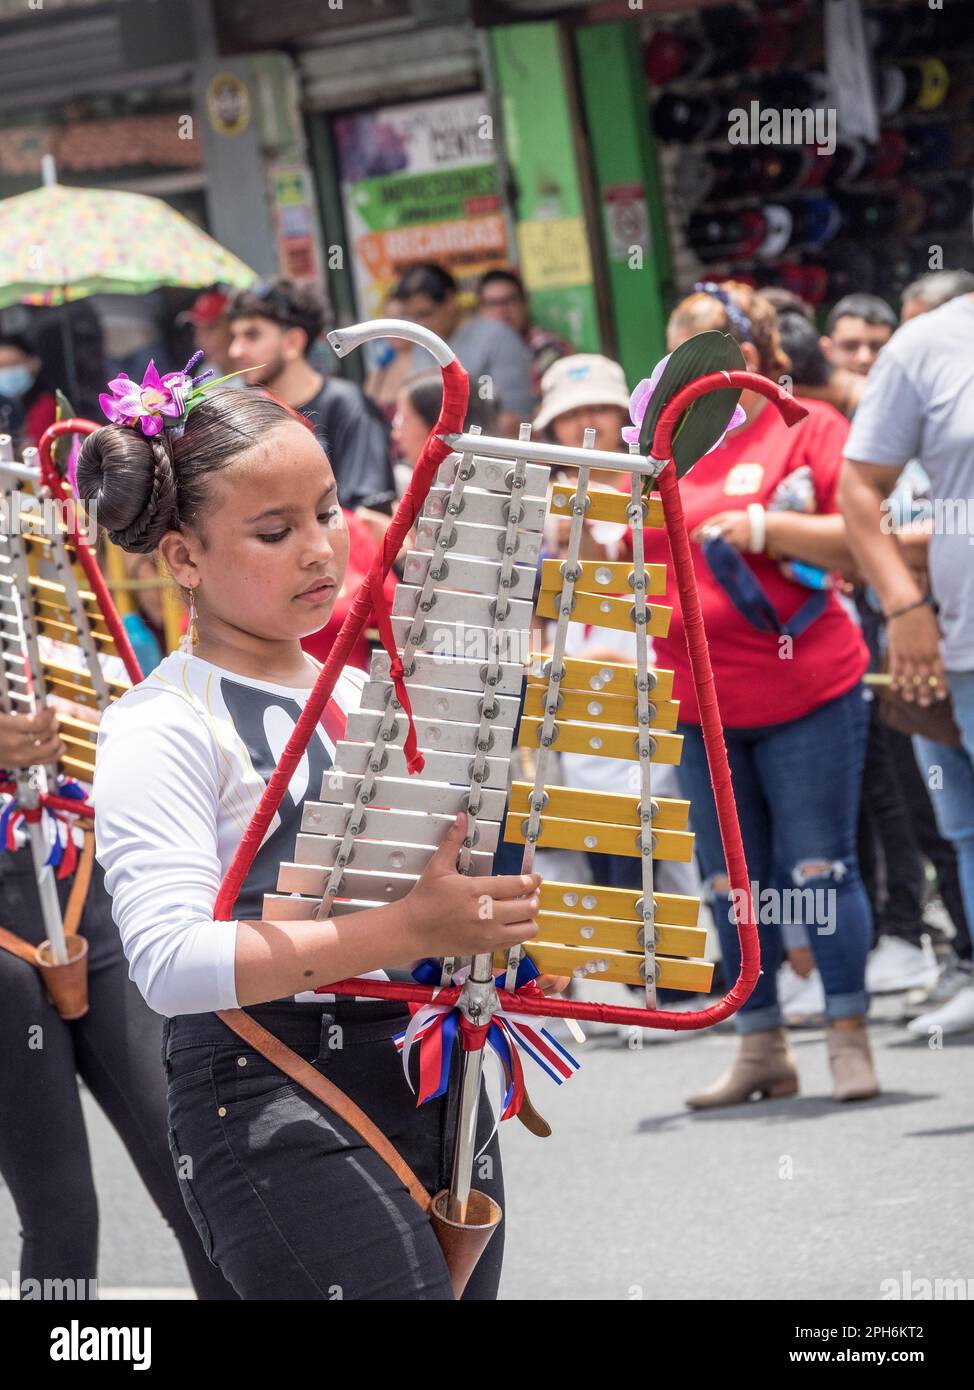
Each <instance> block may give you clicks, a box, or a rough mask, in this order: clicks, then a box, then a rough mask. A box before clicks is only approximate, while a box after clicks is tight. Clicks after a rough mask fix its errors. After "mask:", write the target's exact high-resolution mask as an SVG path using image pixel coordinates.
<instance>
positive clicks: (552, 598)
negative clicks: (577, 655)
mask: <svg viewBox="0 0 974 1390" xmlns="http://www.w3.org/2000/svg"><path fill="white" fill-rule="evenodd" d="M634 605H635V599H634V598H608V597H606V596H605V595H603V594H576V595H575V603H574V607H573V608H572V613H571V618H570V619H569V621H570V622H573V623H592V624H593V626H597V627H611V628H615V629H618V630H619V631H620V632H635V630H636V623H635V619H634V617H633V613H634ZM647 606H648V608H649V622H648V623H647V624H646V631H647V632H648V633H649V635H650V636H651V637H665V636H666V634H667V633H668V632H669V630H670V617H671V615H672V612H673V610H672V609H671V608H667V607H665V605H663V604H659V603H651V604H648V605H647ZM535 612H536V613H537V615H538V617H539V618H557V617H558V594H555V593H551V592H547V593H545V592H544V591H542V592H541V593H540V594H539V595H538V602H537V605H536V607H535Z"/></svg>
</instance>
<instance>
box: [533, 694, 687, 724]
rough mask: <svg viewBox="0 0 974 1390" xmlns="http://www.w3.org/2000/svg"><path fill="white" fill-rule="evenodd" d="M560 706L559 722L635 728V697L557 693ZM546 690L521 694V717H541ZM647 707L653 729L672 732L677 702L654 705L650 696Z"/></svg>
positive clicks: (678, 709)
mask: <svg viewBox="0 0 974 1390" xmlns="http://www.w3.org/2000/svg"><path fill="white" fill-rule="evenodd" d="M559 693H560V695H561V704H560V705H559V707H558V718H559V719H582V720H584V721H585V722H586V723H596V722H597V723H600V724H615V725H616V727H617V728H632V729H634V728H636V727H637V714H636V711H637V705H636V696H635V693H633V694H632V695H602V694H596V692H595V691H594V690H587V691H586V690H565V689H564V688H562V689H561V690H560V691H559ZM545 696H546V687H545V686H543V685H529V686H528V687H527V689H526V691H525V693H524V713H525V714H529V715H537V716H538V717H539V718H540V717H541V716H542V715H543V714H544V706H545ZM649 698H650V703H651V704H653V705H654V707H655V709H656V713H655V715H654V716H653V727H654V728H656V729H675V728H676V726H677V722H678V721H679V718H680V702H679V700H664V701H663V702H662V703H659V704H657V702H656V701H655V700H654V699H653V697H652V695H650V697H649Z"/></svg>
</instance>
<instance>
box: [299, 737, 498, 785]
mask: <svg viewBox="0 0 974 1390" xmlns="http://www.w3.org/2000/svg"><path fill="white" fill-rule="evenodd" d="M423 756H424V757H425V759H426V767H425V768H424V772H426V773H428V774H429V776H430V777H432V778H433V779H434V781H436V782H451V783H453V784H455V785H456V784H459V785H460V786H463V787H469V785H470V774H471V771H472V769H473V761H472V757H471V755H470V754H467V753H441V752H439V751H437V752H433V751H432V750H430V749H424V750H423ZM371 757H372V748H371V746H370V745H369V744H366V743H340V744H339V745H338V748H337V749H336V751H335V767H336V768H337V769H338V770H339V771H340V772H343V773H344V772H349V773H356V772H365V770H366V768H367V767H368V763H369V759H370V758H371ZM507 768H508V763H507V759H506V758H500V757H488V759H487V763H486V777H485V779H484V786H485V787H503V788H506V787H507ZM331 770H334V769H331ZM378 771H379V772H381V773H382V774H383V775H385V776H387V777H408V776H409V769H408V768H407V766H406V755H405V753H404V752H403V751H402V749H401V748H395V747H389V748H386V749H385V751H384V752H383V753H382V754H381V756H380V759H379V768H378ZM327 780H328V773H327V772H326V773H325V775H324V777H323V778H322V782H323V783H326V782H327ZM322 799H324V789H322Z"/></svg>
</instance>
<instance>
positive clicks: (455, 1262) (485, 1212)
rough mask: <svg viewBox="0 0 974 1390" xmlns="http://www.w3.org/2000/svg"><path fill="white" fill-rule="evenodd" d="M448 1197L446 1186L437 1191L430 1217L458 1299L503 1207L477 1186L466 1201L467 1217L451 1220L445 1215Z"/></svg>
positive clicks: (497, 1223)
mask: <svg viewBox="0 0 974 1390" xmlns="http://www.w3.org/2000/svg"><path fill="white" fill-rule="evenodd" d="M449 1197H450V1194H449V1192H448V1191H447V1189H446V1188H444V1189H443V1190H442V1192H438V1193H437V1194H436V1196H435V1197H434V1198H433V1200H432V1202H431V1204H430V1209H429V1218H430V1222H431V1224H432V1227H433V1234H434V1235H435V1236H436V1239H437V1240H438V1241H439V1243H440V1249H441V1250H442V1251H443V1258H444V1259H445V1260H446V1264H447V1268H448V1269H449V1271H450V1282H451V1283H452V1285H453V1296H454V1298H459V1297H460V1296H461V1294H462V1293H463V1291H464V1289H465V1288H466V1287H467V1280H468V1279H469V1278H470V1276H471V1274H472V1273H473V1272H474V1270H475V1269H476V1267H477V1261H478V1260H479V1259H480V1257H481V1255H482V1254H483V1253H484V1251H485V1250H486V1249H487V1245H488V1243H489V1241H490V1238H491V1236H492V1235H493V1234H494V1232H495V1231H496V1230H497V1227H498V1226H499V1225H500V1219H501V1209H500V1207H499V1206H498V1205H497V1203H496V1202H495V1201H494V1199H493V1197H488V1196H487V1194H486V1192H478V1191H477V1190H476V1188H474V1189H473V1190H472V1191H471V1193H470V1198H469V1202H468V1204H467V1220H466V1221H464V1222H462V1223H461V1222H459V1221H451V1220H450V1218H449V1217H448V1216H447V1215H446V1204H447V1202H448V1201H449Z"/></svg>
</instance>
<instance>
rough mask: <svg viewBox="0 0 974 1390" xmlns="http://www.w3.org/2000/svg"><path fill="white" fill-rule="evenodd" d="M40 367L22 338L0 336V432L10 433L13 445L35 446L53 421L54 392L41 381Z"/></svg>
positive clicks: (39, 361)
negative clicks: (47, 388)
mask: <svg viewBox="0 0 974 1390" xmlns="http://www.w3.org/2000/svg"><path fill="white" fill-rule="evenodd" d="M40 371H41V359H40V358H39V357H38V356H37V355H36V353H35V352H34V351H33V349H32V348H31V346H30V344H29V343H28V342H27V340H26V338H21V337H20V336H19V335H17V334H7V335H4V336H2V337H0V434H9V435H12V436H13V441H14V447H15V448H16V449H22V448H24V447H25V446H30V447H32V448H36V446H37V441H38V440H39V439H40V437H41V435H42V434H43V433H44V431H45V430H46V429H47V427H48V425H53V424H54V418H55V413H56V405H55V400H54V395H53V393H52V392H50V391H48V390H46V389H45V388H44V387H43V386H42V385H41V382H40V379H39V378H40Z"/></svg>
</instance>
